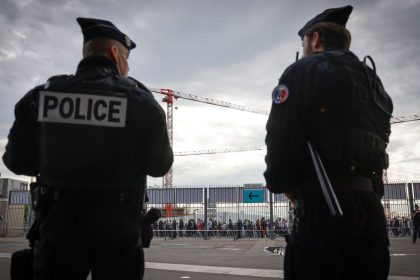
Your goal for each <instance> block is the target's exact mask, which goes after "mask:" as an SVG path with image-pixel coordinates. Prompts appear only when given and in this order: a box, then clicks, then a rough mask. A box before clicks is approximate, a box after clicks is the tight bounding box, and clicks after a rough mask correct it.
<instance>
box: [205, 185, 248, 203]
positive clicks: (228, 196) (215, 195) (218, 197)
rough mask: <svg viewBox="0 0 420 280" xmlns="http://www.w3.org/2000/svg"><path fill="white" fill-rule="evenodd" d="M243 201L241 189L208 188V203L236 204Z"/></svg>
mask: <svg viewBox="0 0 420 280" xmlns="http://www.w3.org/2000/svg"><path fill="white" fill-rule="evenodd" d="M242 201H243V188H240V187H215V188H214V187H211V188H209V202H210V203H237V202H242Z"/></svg>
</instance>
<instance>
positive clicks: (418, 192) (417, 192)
mask: <svg viewBox="0 0 420 280" xmlns="http://www.w3.org/2000/svg"><path fill="white" fill-rule="evenodd" d="M413 189H414V194H413V195H414V199H420V183H413Z"/></svg>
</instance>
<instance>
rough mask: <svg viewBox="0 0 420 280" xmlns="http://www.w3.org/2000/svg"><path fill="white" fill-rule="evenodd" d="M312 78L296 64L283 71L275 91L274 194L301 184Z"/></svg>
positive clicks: (269, 176)
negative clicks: (306, 78)
mask: <svg viewBox="0 0 420 280" xmlns="http://www.w3.org/2000/svg"><path fill="white" fill-rule="evenodd" d="M308 88H310V84H309V81H306V80H305V77H304V75H303V73H301V72H300V71H299V68H298V67H296V65H295V64H293V65H291V66H290V67H289V68H288V69H286V71H285V72H284V73H283V75H282V77H281V78H280V80H279V85H278V86H277V87H275V88H274V90H273V93H272V98H273V102H272V107H271V112H270V116H269V119H268V122H267V126H266V129H267V136H266V139H265V143H266V145H267V155H266V157H265V162H266V164H267V169H266V171H265V172H264V177H265V179H266V182H267V188H268V189H269V190H270V191H271V192H274V193H284V192H294V191H295V190H296V188H297V187H298V182H299V173H300V170H301V168H302V163H303V160H304V156H305V153H306V152H307V149H308V148H307V146H306V141H305V140H306V134H305V133H306V132H305V127H306V119H305V116H306V111H307V100H306V99H307V96H306V95H307V94H308V92H307V91H308V90H307V89H308Z"/></svg>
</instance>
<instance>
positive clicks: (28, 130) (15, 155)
mask: <svg viewBox="0 0 420 280" xmlns="http://www.w3.org/2000/svg"><path fill="white" fill-rule="evenodd" d="M36 93H37V90H36V89H34V90H32V91H30V92H29V93H28V94H26V95H25V96H24V97H23V98H22V99H21V100H20V101H19V102H18V103H17V104H16V106H15V121H14V123H13V125H12V128H11V129H10V132H9V136H8V143H7V145H6V149H5V153H4V155H3V162H4V164H5V165H6V166H7V167H8V168H9V169H10V170H11V171H12V172H14V173H15V174H18V175H27V176H36V175H38V173H39V164H38V162H39V160H38V132H37V128H36V126H37V125H38V124H37V112H38V105H37V103H36V100H35V96H36Z"/></svg>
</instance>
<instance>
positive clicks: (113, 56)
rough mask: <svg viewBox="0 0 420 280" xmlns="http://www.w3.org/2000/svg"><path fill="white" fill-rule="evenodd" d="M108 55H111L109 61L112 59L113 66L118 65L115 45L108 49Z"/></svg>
mask: <svg viewBox="0 0 420 280" xmlns="http://www.w3.org/2000/svg"><path fill="white" fill-rule="evenodd" d="M110 55H111V59H112V61H113V62H114V63H115V64H117V65H118V63H119V60H120V58H119V55H118V48H117V46H116V45H111V48H110Z"/></svg>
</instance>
